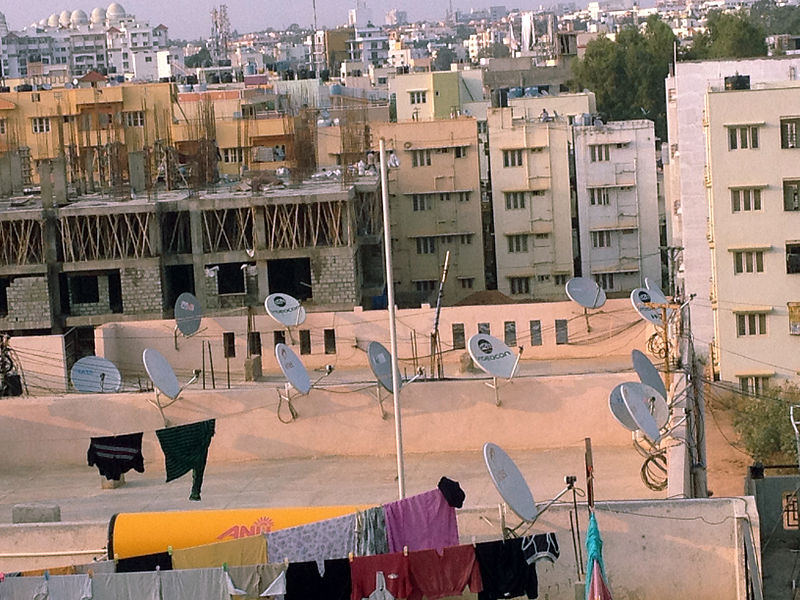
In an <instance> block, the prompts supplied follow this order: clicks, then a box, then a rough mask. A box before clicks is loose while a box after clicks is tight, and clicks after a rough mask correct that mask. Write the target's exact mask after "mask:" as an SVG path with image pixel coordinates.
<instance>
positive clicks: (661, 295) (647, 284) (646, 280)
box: [644, 277, 667, 300]
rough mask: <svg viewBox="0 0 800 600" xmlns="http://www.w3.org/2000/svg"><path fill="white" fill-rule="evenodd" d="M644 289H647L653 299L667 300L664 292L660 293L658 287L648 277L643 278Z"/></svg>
mask: <svg viewBox="0 0 800 600" xmlns="http://www.w3.org/2000/svg"><path fill="white" fill-rule="evenodd" d="M644 287H645V288H647V291H649V292H650V294H651V295H652V296H653V297H654V298H663V299H664V300H666V299H667V297H666V296H665V295H664V292H663V291H661V288H660V287H658V284H657V283H656V282H655V281H653V280H652V279H650V278H649V277H645V278H644Z"/></svg>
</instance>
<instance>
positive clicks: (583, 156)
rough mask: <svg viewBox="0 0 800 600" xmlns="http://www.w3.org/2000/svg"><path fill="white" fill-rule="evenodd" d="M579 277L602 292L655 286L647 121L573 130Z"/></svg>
mask: <svg viewBox="0 0 800 600" xmlns="http://www.w3.org/2000/svg"><path fill="white" fill-rule="evenodd" d="M574 140H575V178H576V188H577V189H576V192H577V214H578V231H579V235H578V241H579V246H580V257H581V261H580V263H581V275H582V276H583V277H590V278H593V279H594V280H595V281H597V283H598V284H599V285H600V287H602V288H603V289H604V290H606V291H607V292H629V291H631V290H633V289H634V288H637V287H640V286H643V285H644V278H645V277H648V278H649V279H650V280H651V281H653V282H655V283H656V284H657V285H659V286H660V285H661V255H660V240H659V215H658V190H657V185H656V152H655V131H654V125H653V122H652V121H646V120H640V121H615V122H611V123H605V124H602V125H588V126H583V125H579V126H575V127H574Z"/></svg>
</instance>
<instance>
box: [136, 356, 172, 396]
mask: <svg viewBox="0 0 800 600" xmlns="http://www.w3.org/2000/svg"><path fill="white" fill-rule="evenodd" d="M142 362H143V363H144V369H145V371H147V375H148V377H150V380H151V381H152V382H153V385H154V386H155V387H156V389H157V390H158V391H160V392H161V393H162V394H164V395H165V396H166V397H167V398H169V399H171V400H175V399H176V398H177V397H178V395H179V394H180V393H181V386H180V384H179V383H178V378H177V377H175V371H173V370H172V367H171V366H170V364H169V362H167V359H166V358H164V355H163V354H161V352H159V351H158V350H155V349H154V348H145V350H144V352H142Z"/></svg>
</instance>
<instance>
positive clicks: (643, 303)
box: [631, 288, 664, 327]
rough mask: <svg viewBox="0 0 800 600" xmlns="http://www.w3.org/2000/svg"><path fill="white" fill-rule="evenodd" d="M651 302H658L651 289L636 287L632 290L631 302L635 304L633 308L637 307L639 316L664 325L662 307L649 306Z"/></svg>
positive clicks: (655, 323)
mask: <svg viewBox="0 0 800 600" xmlns="http://www.w3.org/2000/svg"><path fill="white" fill-rule="evenodd" d="M651 302H657V300H654V299H653V296H652V294H651V293H650V291H649V290H646V289H644V288H636V289H635V290H633V291H632V292H631V304H633V308H635V309H636V312H638V313H639V316H640V317H642V318H643V319H644V320H645V321H649V322H650V323H652V324H653V325H658V326H659V327H661V326H663V325H664V323H663V322H662V321H661V309H660V308H652V307H649V306H647V304H649V303H651Z"/></svg>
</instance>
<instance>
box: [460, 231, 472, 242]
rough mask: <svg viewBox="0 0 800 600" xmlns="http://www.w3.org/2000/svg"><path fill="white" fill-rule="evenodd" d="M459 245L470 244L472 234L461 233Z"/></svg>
mask: <svg viewBox="0 0 800 600" xmlns="http://www.w3.org/2000/svg"><path fill="white" fill-rule="evenodd" d="M461 243H462V244H471V243H472V234H471V233H462V234H461Z"/></svg>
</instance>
